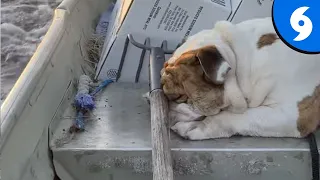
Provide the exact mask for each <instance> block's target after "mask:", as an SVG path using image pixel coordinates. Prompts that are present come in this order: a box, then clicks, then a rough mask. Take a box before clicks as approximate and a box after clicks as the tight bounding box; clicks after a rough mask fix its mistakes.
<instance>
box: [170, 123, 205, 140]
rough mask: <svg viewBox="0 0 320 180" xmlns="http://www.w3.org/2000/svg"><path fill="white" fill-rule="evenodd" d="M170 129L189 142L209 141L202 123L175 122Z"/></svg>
mask: <svg viewBox="0 0 320 180" xmlns="http://www.w3.org/2000/svg"><path fill="white" fill-rule="evenodd" d="M171 129H172V130H173V131H174V132H175V133H177V134H179V135H180V136H181V137H183V138H185V139H189V140H203V139H209V136H207V134H206V127H205V124H204V123H203V122H202V121H193V122H177V123H176V124H175V125H174V126H172V127H171Z"/></svg>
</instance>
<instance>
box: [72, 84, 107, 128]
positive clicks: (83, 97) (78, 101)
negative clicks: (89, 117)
mask: <svg viewBox="0 0 320 180" xmlns="http://www.w3.org/2000/svg"><path fill="white" fill-rule="evenodd" d="M112 82H113V81H112V80H105V81H103V82H102V83H101V84H100V85H99V86H98V87H97V88H96V89H94V90H93V91H92V92H91V93H89V94H84V93H77V94H76V96H75V98H74V105H75V107H76V109H77V117H76V119H75V120H74V122H73V129H72V130H84V127H85V123H84V118H83V115H84V113H85V112H87V111H91V110H93V109H94V108H95V107H96V105H95V102H94V96H95V95H96V94H97V93H98V92H99V91H101V90H102V89H103V88H105V87H106V86H108V85H109V84H110V83H112Z"/></svg>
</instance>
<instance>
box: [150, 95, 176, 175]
mask: <svg viewBox="0 0 320 180" xmlns="http://www.w3.org/2000/svg"><path fill="white" fill-rule="evenodd" d="M150 107H151V109H150V110H151V138H152V141H151V142H152V163H153V180H173V170H172V159H171V149H170V147H169V144H170V143H169V142H170V140H169V133H168V132H169V128H168V127H169V126H168V101H167V99H166V97H165V95H164V93H163V91H162V90H161V89H155V90H153V91H152V92H150Z"/></svg>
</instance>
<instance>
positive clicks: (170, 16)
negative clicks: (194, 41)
mask: <svg viewBox="0 0 320 180" xmlns="http://www.w3.org/2000/svg"><path fill="white" fill-rule="evenodd" d="M159 1H160V0H157V1H156V2H155V3H154V5H153V7H152V9H151V12H150V14H149V16H148V18H147V20H146V22H145V24H144V27H143V29H144V30H146V29H147V28H148V25H149V24H150V22H151V21H152V19H156V17H157V16H158V14H160V11H164V12H163V13H161V15H162V16H161V18H160V21H159V23H157V25H156V28H157V29H161V30H165V31H170V32H180V31H182V30H183V28H184V27H185V24H186V22H187V20H188V19H189V18H190V14H189V12H188V11H187V10H185V9H183V8H181V7H180V6H178V5H173V4H172V2H169V3H168V4H167V5H166V6H165V7H161V6H159ZM202 9H203V7H202V6H200V7H199V8H198V10H197V12H196V14H195V15H194V17H193V19H192V22H191V24H190V25H189V27H188V30H187V32H186V34H185V36H188V35H189V34H190V31H191V30H192V28H193V26H194V24H195V23H196V21H197V19H198V17H199V14H200V13H201V11H202Z"/></svg>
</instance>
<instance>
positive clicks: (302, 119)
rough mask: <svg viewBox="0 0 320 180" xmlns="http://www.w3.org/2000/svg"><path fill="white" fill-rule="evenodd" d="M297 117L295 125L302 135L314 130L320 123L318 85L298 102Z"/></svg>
mask: <svg viewBox="0 0 320 180" xmlns="http://www.w3.org/2000/svg"><path fill="white" fill-rule="evenodd" d="M298 108H299V118H298V121H297V127H298V130H299V132H300V134H301V136H302V137H304V136H307V135H308V134H310V133H312V132H314V131H315V130H316V129H317V128H318V125H319V123H320V85H318V86H317V87H316V88H315V90H314V92H313V94H312V95H311V96H307V97H305V98H304V99H303V100H302V101H300V102H299V103H298Z"/></svg>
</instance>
